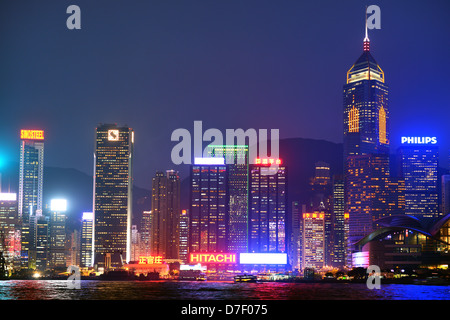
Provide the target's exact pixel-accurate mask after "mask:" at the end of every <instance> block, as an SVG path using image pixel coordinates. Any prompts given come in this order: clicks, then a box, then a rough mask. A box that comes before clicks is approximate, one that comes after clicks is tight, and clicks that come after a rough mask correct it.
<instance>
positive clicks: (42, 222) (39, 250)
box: [36, 216, 50, 271]
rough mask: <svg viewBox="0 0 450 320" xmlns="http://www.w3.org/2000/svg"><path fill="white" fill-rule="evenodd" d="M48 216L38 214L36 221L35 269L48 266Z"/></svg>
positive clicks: (40, 269)
mask: <svg viewBox="0 0 450 320" xmlns="http://www.w3.org/2000/svg"><path fill="white" fill-rule="evenodd" d="M49 238H50V237H49V218H48V217H45V216H40V217H39V218H38V219H37V222H36V269H37V270H39V271H45V270H46V269H47V268H48V267H49V248H50V246H49V242H48V240H49Z"/></svg>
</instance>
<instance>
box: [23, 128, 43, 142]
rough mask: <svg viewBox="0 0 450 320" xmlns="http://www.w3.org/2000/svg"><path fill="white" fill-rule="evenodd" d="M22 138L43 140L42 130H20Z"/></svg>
mask: <svg viewBox="0 0 450 320" xmlns="http://www.w3.org/2000/svg"><path fill="white" fill-rule="evenodd" d="M20 139H22V140H44V130H25V129H22V130H20Z"/></svg>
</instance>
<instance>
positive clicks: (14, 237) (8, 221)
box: [0, 192, 20, 265]
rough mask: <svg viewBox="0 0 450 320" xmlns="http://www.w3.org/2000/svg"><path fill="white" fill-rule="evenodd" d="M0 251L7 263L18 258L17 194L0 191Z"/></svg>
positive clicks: (10, 263)
mask: <svg viewBox="0 0 450 320" xmlns="http://www.w3.org/2000/svg"><path fill="white" fill-rule="evenodd" d="M0 251H2V252H3V257H4V258H5V260H6V263H7V264H8V265H12V264H13V263H14V262H15V260H17V259H19V258H20V225H19V220H18V216H17V194H16V193H2V192H0Z"/></svg>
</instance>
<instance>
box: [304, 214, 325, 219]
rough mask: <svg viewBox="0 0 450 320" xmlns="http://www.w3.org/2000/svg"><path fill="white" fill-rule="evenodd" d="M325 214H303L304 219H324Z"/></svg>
mask: <svg viewBox="0 0 450 320" xmlns="http://www.w3.org/2000/svg"><path fill="white" fill-rule="evenodd" d="M324 216H325V215H324V214H323V213H304V214H303V219H305V218H306V219H311V218H313V219H323V218H324Z"/></svg>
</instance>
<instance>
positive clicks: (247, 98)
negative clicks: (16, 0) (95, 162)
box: [0, 1, 450, 188]
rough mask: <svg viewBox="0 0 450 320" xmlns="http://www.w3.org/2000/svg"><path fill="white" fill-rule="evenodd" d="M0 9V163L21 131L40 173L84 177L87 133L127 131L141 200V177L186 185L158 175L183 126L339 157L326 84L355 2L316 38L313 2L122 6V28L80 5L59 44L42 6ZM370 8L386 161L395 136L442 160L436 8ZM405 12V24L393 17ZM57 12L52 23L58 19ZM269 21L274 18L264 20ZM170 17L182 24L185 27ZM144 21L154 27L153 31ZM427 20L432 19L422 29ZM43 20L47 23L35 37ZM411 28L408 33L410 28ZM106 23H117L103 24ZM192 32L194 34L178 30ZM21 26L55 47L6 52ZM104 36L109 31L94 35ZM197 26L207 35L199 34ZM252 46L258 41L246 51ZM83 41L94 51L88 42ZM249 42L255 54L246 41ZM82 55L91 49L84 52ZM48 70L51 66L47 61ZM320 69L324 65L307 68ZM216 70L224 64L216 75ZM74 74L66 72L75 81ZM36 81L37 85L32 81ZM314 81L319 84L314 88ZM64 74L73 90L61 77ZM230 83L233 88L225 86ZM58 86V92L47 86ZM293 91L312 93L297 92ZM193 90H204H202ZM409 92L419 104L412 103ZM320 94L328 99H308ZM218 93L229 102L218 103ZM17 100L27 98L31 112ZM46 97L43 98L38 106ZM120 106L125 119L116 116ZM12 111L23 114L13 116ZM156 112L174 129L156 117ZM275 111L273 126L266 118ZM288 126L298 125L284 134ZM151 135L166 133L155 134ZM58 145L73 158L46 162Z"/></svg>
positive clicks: (20, 44)
mask: <svg viewBox="0 0 450 320" xmlns="http://www.w3.org/2000/svg"><path fill="white" fill-rule="evenodd" d="M2 5H3V6H5V7H4V9H5V10H1V11H2V12H10V13H11V16H17V18H18V19H16V20H15V21H14V22H12V21H11V20H10V19H3V22H2V23H4V24H5V28H2V30H5V31H6V30H10V29H11V28H13V29H14V30H17V31H16V32H12V33H7V32H5V37H4V41H5V42H4V43H5V48H6V50H4V51H2V53H0V58H2V59H0V63H1V64H3V65H0V67H2V70H4V73H2V74H3V77H2V78H1V79H0V80H1V83H2V87H3V88H4V90H5V94H4V95H3V101H1V103H3V104H4V105H5V108H3V116H2V118H1V120H0V121H2V123H1V124H2V125H1V126H0V135H1V136H4V137H10V139H5V142H2V146H1V149H0V160H1V161H0V163H1V162H3V163H4V162H9V161H14V157H15V148H16V145H15V144H13V143H12V142H8V141H9V140H11V139H12V138H14V137H15V133H16V132H17V130H19V129H21V128H24V127H29V128H32V127H34V128H36V127H42V128H45V129H46V132H47V136H46V138H47V142H48V145H47V148H46V157H47V158H48V159H47V160H46V164H47V165H48V166H55V167H72V168H75V169H78V170H80V171H82V172H84V173H87V174H92V170H91V159H90V156H89V154H91V153H92V152H93V147H94V146H93V139H92V137H93V136H94V135H95V130H94V129H93V128H95V126H96V125H97V124H98V123H120V124H127V125H129V126H132V127H133V128H134V129H135V132H136V141H137V142H139V149H138V150H137V152H136V159H135V171H136V172H137V173H139V174H137V175H136V178H135V183H136V184H137V185H138V186H140V187H143V188H150V185H151V177H152V175H153V174H154V172H156V171H158V170H166V169H173V170H177V171H179V172H180V174H181V177H182V178H186V177H187V176H188V170H187V169H184V168H183V166H181V165H171V166H170V168H169V167H168V165H167V164H168V163H170V149H171V148H172V147H173V145H174V143H173V142H171V141H170V134H171V132H172V131H173V130H175V129H177V128H186V129H187V130H189V131H191V132H192V131H193V121H195V120H203V122H204V125H205V126H207V127H213V128H219V129H220V130H225V128H236V129H237V128H243V129H244V130H245V129H248V128H256V129H258V128H267V129H271V128H279V129H280V137H281V138H288V137H304V138H314V139H325V140H328V141H332V142H338V143H342V135H341V134H340V132H341V130H342V129H341V128H342V127H341V124H339V121H336V119H339V118H340V117H341V114H340V101H341V93H340V90H339V85H337V83H342V82H343V81H344V79H345V76H344V74H345V72H346V71H347V67H346V66H348V65H351V63H353V62H354V61H353V59H352V58H351V55H350V54H349V52H358V50H359V49H360V43H361V42H360V41H361V40H362V39H363V37H364V28H363V16H362V15H361V11H362V9H363V8H364V4H362V3H360V2H356V1H353V2H352V1H350V2H346V3H345V4H336V3H333V2H330V3H326V6H321V7H320V10H324V14H325V16H324V19H321V22H320V24H319V23H318V22H316V21H315V20H313V19H314V17H315V15H314V14H309V13H310V12H320V10H319V8H318V6H319V5H318V4H314V3H312V2H311V3H309V2H308V3H302V4H295V5H294V4H283V5H279V4H277V5H275V4H270V3H263V4H261V3H259V4H258V10H257V12H256V13H255V14H253V15H251V16H248V15H247V13H248V12H249V10H251V8H252V5H253V3H252V2H251V1H249V2H246V3H245V4H242V6H241V7H236V4H233V3H231V4H227V6H222V5H220V4H209V5H208V6H202V9H201V10H200V9H199V7H196V6H192V7H190V6H189V5H186V4H184V5H181V4H179V5H173V6H170V5H162V4H161V5H160V6H159V7H157V8H152V7H151V6H149V7H147V5H143V4H140V5H138V4H136V3H132V4H130V5H129V6H128V7H127V10H129V11H128V12H129V15H130V16H129V18H128V19H131V18H133V19H132V20H131V21H127V20H126V19H127V17H128V16H121V14H120V13H118V12H117V10H116V7H114V6H113V7H111V8H110V9H109V10H106V12H104V10H103V9H104V6H102V2H96V4H95V5H94V4H88V3H86V2H83V1H81V2H80V3H79V6H80V8H81V9H82V12H83V13H82V16H83V27H82V29H81V30H75V31H74V32H72V33H70V32H69V30H67V28H66V27H65V23H62V24H61V25H62V26H61V28H59V27H58V21H59V19H60V20H61V21H62V22H65V18H66V16H65V7H64V8H63V6H62V5H61V6H49V5H48V4H46V3H42V4H40V5H39V6H38V5H36V6H35V7H34V9H35V10H34V11H33V12H34V14H32V13H30V12H28V13H27V11H25V13H24V12H23V11H22V10H21V9H23V8H22V7H21V5H20V4H12V3H8V4H6V3H4V4H2ZM32 6H34V5H32ZM274 6H276V8H277V9H278V11H276V10H274V9H275V8H274ZM379 6H380V8H381V10H382V22H381V29H380V30H370V31H369V37H370V38H371V40H372V48H373V50H375V51H376V52H377V61H379V62H380V63H381V64H382V65H383V68H384V69H386V70H390V72H389V76H388V77H387V81H388V83H389V84H390V86H391V89H392V88H395V94H392V95H391V97H390V105H391V108H390V109H391V110H390V121H391V123H393V124H395V125H393V126H392V132H391V143H392V149H396V147H398V146H399V145H400V143H399V139H400V136H401V135H416V136H422V135H432V136H438V137H440V145H441V146H442V147H443V148H445V150H450V142H449V141H447V140H446V138H445V136H446V135H445V125H444V124H443V123H442V121H440V112H444V110H446V109H448V108H446V100H445V95H444V92H445V83H446V82H445V78H444V75H445V74H447V73H448V71H449V70H448V68H449V66H448V64H446V63H440V64H439V68H436V66H437V65H436V63H437V61H436V59H434V54H433V52H439V53H440V54H442V55H444V56H445V55H446V52H447V53H448V52H449V50H450V48H449V45H448V44H447V43H446V42H445V41H435V40H434V39H438V38H441V39H445V38H446V36H447V31H446V30H447V29H446V28H445V25H444V24H443V23H444V21H445V16H443V12H445V10H444V8H446V7H447V8H448V4H447V3H445V2H439V1H438V2H436V3H435V5H430V6H421V5H420V4H417V3H414V2H413V3H411V2H406V1H405V2H404V3H402V2H396V3H395V4H392V3H389V2H383V1H382V2H380V3H379ZM405 7H407V8H408V9H409V10H410V11H405V10H404V8H405ZM2 9H3V8H2ZM146 9H148V10H146ZM150 9H152V10H150ZM441 9H442V10H441ZM59 10H62V12H63V13H62V16H61V17H60V14H59ZM102 10H103V11H102ZM183 10H184V11H183ZM138 11H139V12H140V13H138ZM274 11H275V12H278V13H276V14H273V15H272V14H270V13H269V12H274ZM19 12H20V15H19ZM100 12H101V14H99V13H100ZM141 12H142V13H143V12H147V13H149V14H150V17H149V18H145V17H143V16H142V14H141ZM181 12H186V16H184V15H183V14H182V13H181ZM157 13H158V14H160V16H158V17H156V16H155V15H156V14H157ZM188 13H190V14H191V15H190V16H189V15H188ZM171 15H176V16H177V17H178V18H183V19H180V22H179V23H183V22H184V23H185V26H186V28H185V29H184V31H183V32H182V31H180V29H179V27H177V24H176V23H175V22H174V21H173V19H166V20H163V19H164V18H165V17H168V16H171ZM430 16H433V17H435V18H434V19H430V18H429V17H430ZM44 17H45V18H47V19H45V21H47V22H46V23H44V24H42V19H43V18H44ZM187 17H192V18H189V19H187ZM207 17H214V18H215V19H210V18H207ZM327 17H328V19H327ZM411 17H412V18H415V19H417V20H418V22H417V23H410V21H411ZM439 17H442V18H441V19H439ZM107 18H116V19H117V20H114V19H108V21H105V20H104V19H107ZM152 18H153V19H152ZM246 18H247V19H250V20H249V21H247V20H246ZM281 18H283V19H281ZM37 19H39V22H38V21H37ZM194 19H196V21H197V23H188V22H192V20H194ZM230 19H231V21H232V22H230ZM413 20H414V19H413ZM111 21H118V22H122V23H120V25H119V24H116V23H112V22H111ZM125 21H126V22H127V23H124V22H125ZM267 22H269V24H267ZM33 24H36V25H42V26H41V28H37V29H36V30H35V31H34V32H33V33H30V36H31V35H33V36H34V37H35V38H36V39H42V36H41V34H42V33H41V32H44V30H50V31H51V34H52V35H53V38H52V39H55V40H50V39H48V40H47V41H40V42H30V40H26V39H28V38H27V37H25V36H24V37H22V36H21V37H19V38H20V39H24V40H23V41H19V40H14V39H19V38H18V37H16V38H14V39H13V38H11V36H14V35H16V36H18V35H22V34H23V32H24V29H26V30H30V29H29V28H27V27H28V26H30V25H33ZM106 25H108V31H106V30H105V29H104V28H105V26H106ZM18 26H22V28H23V29H22V28H17V27H18ZM206 26H208V27H209V28H211V31H206V30H207V28H205V27H206ZM336 26H337V27H336ZM8 27H11V28H8ZM225 27H227V28H226V29H224V28H225ZM163 30H165V32H163V33H162V35H164V36H158V31H163ZM225 30H226V31H225ZM77 31H78V32H79V33H76V32H77ZM146 31H148V32H149V40H148V41H138V40H137V39H136V38H135V37H132V38H128V37H125V34H130V33H131V34H136V35H138V34H141V33H143V32H144V33H145V32H146ZM213 32H215V33H213ZM258 34H261V35H264V36H259V37H258V36H256V35H258ZM426 35H433V37H426ZM255 36H256V38H255ZM96 39H103V40H104V41H94V40H96ZM248 39H254V40H253V41H251V42H248V41H245V40H248ZM400 39H401V41H399V40H400ZM56 40H58V42H55V41H56ZM112 43H116V44H117V45H119V44H121V43H122V44H123V43H125V44H127V45H129V46H130V50H125V51H123V52H122V51H120V50H118V48H117V47H115V46H111V44H112ZM208 43H210V45H208ZM244 43H247V45H244ZM32 44H33V45H35V46H36V48H35V49H36V50H37V52H38V53H39V54H37V57H36V59H33V60H32V61H31V60H26V61H24V60H23V59H20V58H21V56H16V55H14V54H13V53H14V52H16V51H17V50H26V49H29V46H30V45H32ZM190 44H191V45H190ZM89 47H90V48H92V49H91V50H87V48H89ZM63 48H67V49H66V50H63ZM264 49H266V50H264ZM267 49H268V50H267ZM42 50H47V52H48V55H49V56H48V57H46V56H42V52H43V51H42ZM180 50H182V51H183V52H187V53H188V54H187V55H185V56H184V59H183V58H182V57H181V56H180V55H177V54H175V53H176V52H180ZM26 51H29V50H26ZM405 52H406V53H405ZM144 53H147V54H148V57H146V56H145V54H144ZM74 55H76V56H74ZM136 55H137V56H136ZM330 55H331V57H330ZM50 57H52V58H54V59H53V60H52V61H50V60H48V59H49V58H50ZM100 57H101V59H100ZM208 57H209V58H208ZM330 58H331V60H330ZM18 59H20V60H21V61H22V63H25V65H27V67H28V68H27V69H26V70H27V72H28V70H35V71H34V72H31V73H29V75H28V77H29V79H27V78H23V77H22V76H21V75H22V74H24V72H25V70H23V66H22V65H17V62H18ZM80 59H82V60H80ZM324 59H326V61H329V63H326V64H323V63H322V62H320V61H323V60H324ZM71 61H72V62H71ZM98 61H104V63H103V64H102V63H97V62H98ZM219 61H224V62H225V61H228V63H226V64H225V65H223V66H222V67H219V65H220V63H219ZM250 61H253V63H249V62H250ZM218 63H219V64H218ZM411 65H414V66H416V67H417V68H418V70H419V72H420V76H418V75H417V73H416V72H415V71H414V70H413V69H414V68H411V67H408V66H411ZM76 66H77V70H75V69H74V67H76ZM113 66H114V72H115V73H117V77H112V78H111V77H109V78H111V79H109V80H105V82H104V84H103V85H100V84H101V83H103V81H100V78H101V77H103V74H107V72H109V71H108V68H109V67H111V68H112V67H113ZM127 66H128V68H127ZM213 66H216V67H213ZM12 68H15V69H14V71H13V69H12ZM323 68H326V69H323ZM44 70H47V72H46V74H48V75H47V76H45V75H44V77H43V78H42V79H41V80H39V81H35V80H36V76H37V75H38V74H42V72H43V71H44ZM57 70H59V71H57ZM111 70H113V69H111ZM138 70H142V71H138ZM164 70H166V71H167V72H164ZM194 70H198V71H197V72H194ZM258 70H259V71H258ZM433 70H439V71H438V72H437V73H436V72H434V71H433ZM56 71H57V72H56ZM81 72H85V74H86V75H89V78H90V79H91V80H88V79H87V78H86V77H83V76H82V74H81ZM105 72H106V73H105ZM324 72H326V75H327V76H326V77H323V76H320V75H321V74H323V73H324ZM66 74H67V75H68V74H74V75H76V76H75V77H72V76H71V77H66V76H65V75H66ZM196 74H197V75H198V76H196ZM239 74H241V76H239ZM305 75H308V77H305ZM157 76H159V77H157ZM238 76H239V77H240V78H241V79H242V80H241V81H235V79H236V77H238ZM242 76H243V78H242ZM18 77H21V79H22V82H19V79H18ZM58 77H61V78H63V79H65V81H59V82H56V81H55V79H57V78H58ZM124 77H125V78H126V79H129V80H127V81H131V82H128V84H126V83H124V82H123V81H122V80H120V79H122V78H124ZM306 78H308V79H311V81H309V80H308V81H306V80H305V79H306ZM113 79H116V80H113ZM212 79H214V81H211V80H212ZM244 79H245V80H246V81H244ZM427 79H436V81H427ZM439 79H441V80H442V81H439ZM191 80H195V81H191ZM252 80H254V81H252ZM205 81H206V82H209V83H210V84H209V85H207V86H205ZM31 83H34V84H39V86H32V87H28V88H29V89H30V90H26V92H27V93H28V94H27V95H21V99H17V98H15V97H17V94H18V91H17V90H20V89H21V88H23V89H25V88H26V87H22V85H27V86H29V85H30V84H31ZM233 83H234V84H233ZM251 83H253V85H251ZM213 84H214V88H213V87H212V85H213ZM440 86H442V87H440ZM419 87H421V88H423V90H418V88H419ZM119 88H122V89H119ZM201 88H204V89H206V90H203V89H201ZM319 88H322V90H323V89H325V90H326V91H327V92H329V94H327V95H325V96H323V95H318V94H317V90H319ZM439 88H441V89H439ZM110 89H112V90H110ZM36 90H39V91H36ZM72 90H73V91H74V93H73V94H72ZM223 90H226V91H227V92H229V93H230V94H227V95H226V97H227V98H226V99H224V98H225V96H224V94H223V93H222V92H223ZM169 92H170V94H169ZM175 92H176V93H177V94H174V93H175ZM410 92H413V94H411V93H410ZM427 92H429V93H433V94H432V95H429V94H426V93H427ZM28 96H30V97H34V98H33V99H32V100H30V98H28ZM49 97H53V98H52V99H51V100H49ZM67 97H70V99H69V98H67ZM111 99H112V100H111ZM180 99H182V100H183V102H182V101H181V100H180ZM113 100H114V101H113ZM121 105H126V106H127V108H126V109H121V108H120V106H121ZM422 105H426V106H427V112H426V113H425V114H424V113H423V112H422V110H423V109H421V108H420V107H421V106H422ZM19 109H20V110H23V112H22V113H17V112H16V111H14V110H19ZM254 109H257V110H259V111H260V112H264V113H265V114H270V117H258V118H254V117H245V118H246V120H245V121H244V120H240V119H239V117H233V116H230V115H232V114H234V113H235V112H238V111H239V112H243V113H242V114H243V115H247V114H250V112H251V110H254ZM164 110H167V111H169V113H170V115H173V114H175V115H179V117H178V116H176V117H168V116H167V115H166V111H164ZM213 110H221V113H222V114H223V116H221V117H217V116H216V114H217V113H216V112H215V111H213ZM246 110H248V111H246ZM274 110H278V111H281V112H277V113H274V112H273V111H274ZM129 111H132V112H129ZM82 115H91V116H90V117H84V116H82ZM288 115H289V117H288ZM306 115H307V116H306ZM324 115H325V116H324ZM294 117H295V118H296V119H297V121H289V120H287V119H289V118H294ZM266 118H267V119H266ZM162 123H168V124H169V125H168V126H161V124H162ZM323 124H325V125H323ZM58 137H65V139H59V138H58ZM66 143H70V144H71V145H72V146H73V150H74V152H73V154H72V153H71V154H70V155H68V154H61V153H59V152H58V150H60V148H61V147H62V145H64V144H66ZM153 148H156V149H158V150H160V151H161V152H160V156H158V157H151V158H150V159H149V158H148V157H146V155H148V154H151V150H152V149H153ZM441 157H442V158H443V159H447V158H448V152H445V153H441ZM441 165H443V166H444V167H447V166H448V161H445V162H443V161H441Z"/></svg>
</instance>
